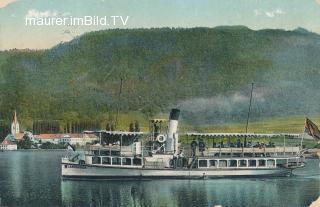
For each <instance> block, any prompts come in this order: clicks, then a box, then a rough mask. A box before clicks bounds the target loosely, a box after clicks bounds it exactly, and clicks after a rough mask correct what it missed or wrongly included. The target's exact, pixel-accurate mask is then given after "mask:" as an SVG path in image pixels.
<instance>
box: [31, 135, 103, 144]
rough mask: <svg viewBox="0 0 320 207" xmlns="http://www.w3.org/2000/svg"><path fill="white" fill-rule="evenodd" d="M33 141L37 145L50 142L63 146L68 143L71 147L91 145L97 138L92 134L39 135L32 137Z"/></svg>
mask: <svg viewBox="0 0 320 207" xmlns="http://www.w3.org/2000/svg"><path fill="white" fill-rule="evenodd" d="M34 139H35V140H36V141H37V142H38V143H46V142H50V143H53V144H64V143H69V144H71V145H79V146H84V145H86V144H91V143H92V142H94V141H97V140H98V137H97V136H96V135H94V134H84V133H78V134H39V135H34Z"/></svg>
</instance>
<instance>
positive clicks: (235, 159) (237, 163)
mask: <svg viewBox="0 0 320 207" xmlns="http://www.w3.org/2000/svg"><path fill="white" fill-rule="evenodd" d="M279 137H280V138H279ZM281 137H282V139H281ZM266 138H269V139H270V138H277V139H280V140H281V141H282V143H283V146H275V145H274V143H271V142H269V143H267V144H264V142H259V139H263V140H265V139H266ZM288 138H290V139H298V138H299V135H298V134H243V133H188V134H187V142H189V140H190V141H191V142H189V146H187V147H186V149H189V150H186V151H189V152H190V153H191V154H190V156H191V157H194V158H196V161H194V162H193V164H192V166H191V167H192V168H199V169H201V168H277V167H294V166H300V165H302V164H303V162H304V159H303V158H302V157H301V156H300V149H301V148H300V146H286V139H288ZM298 141H299V140H298Z"/></svg>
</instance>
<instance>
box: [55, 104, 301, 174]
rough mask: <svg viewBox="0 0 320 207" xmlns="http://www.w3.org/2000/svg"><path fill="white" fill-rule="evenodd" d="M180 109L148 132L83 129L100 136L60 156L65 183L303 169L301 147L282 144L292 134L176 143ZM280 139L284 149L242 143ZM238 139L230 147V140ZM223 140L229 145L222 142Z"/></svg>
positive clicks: (192, 136) (209, 136) (199, 137)
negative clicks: (84, 147)
mask: <svg viewBox="0 0 320 207" xmlns="http://www.w3.org/2000/svg"><path fill="white" fill-rule="evenodd" d="M179 115H180V110H179V109H172V110H171V113H170V116H169V120H164V119H153V120H150V122H149V123H150V124H149V128H150V132H149V133H143V132H122V131H87V132H85V133H96V134H98V135H99V137H100V141H99V143H97V144H95V145H92V146H91V147H90V150H88V151H86V152H83V153H80V152H73V153H71V154H69V155H68V156H66V157H64V158H62V162H61V170H62V178H64V179H123V178H128V179H161V178H173V179H207V178H219V177H261V176H263V177H268V176H290V175H291V174H292V171H293V170H294V169H296V168H300V167H304V165H305V164H304V157H303V155H302V153H301V150H300V148H299V147H289V146H285V138H286V137H288V136H295V135H292V134H291V135H290V134H279V135H274V134H248V133H246V134H241V133H187V134H184V138H186V139H187V142H189V144H188V145H186V146H182V145H180V144H179V136H178V119H179ZM272 136H284V146H282V147H276V146H273V145H272V144H268V145H267V144H259V143H258V142H253V141H252V142H247V143H246V142H242V141H240V139H241V140H243V139H244V138H245V140H246V139H251V140H256V139H259V138H265V137H272ZM235 139H238V140H237V142H234V143H232V142H231V140H235ZM226 140H228V142H227V143H226Z"/></svg>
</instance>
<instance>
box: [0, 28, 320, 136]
mask: <svg viewBox="0 0 320 207" xmlns="http://www.w3.org/2000/svg"><path fill="white" fill-rule="evenodd" d="M39 41H40V40H39ZM319 41H320V37H319V36H318V35H316V34H313V33H309V32H305V31H303V32H301V31H300V30H297V31H283V30H261V31H253V30H250V29H248V28H246V27H241V26H237V27H217V28H191V29H170V28H162V29H131V30H125V29H122V30H120V29H115V30H105V31H97V32H90V33H87V34H85V35H82V36H80V37H78V38H76V39H74V40H72V41H71V42H68V43H63V44H59V45H57V46H55V47H53V48H51V49H48V50H40V51H31V50H23V51H19V50H12V51H7V52H1V53H0V96H1V97H0V116H1V119H5V120H9V119H10V118H11V113H12V111H13V110H14V109H17V111H18V114H19V117H20V120H21V119H22V120H23V122H24V125H27V127H30V128H31V127H32V126H31V123H32V122H33V121H34V120H45V121H53V120H58V122H59V125H60V129H59V131H60V132H63V131H66V132H68V131H70V129H72V127H74V126H75V125H76V123H80V122H86V121H92V122H100V123H101V122H103V123H102V125H101V126H102V127H103V126H106V125H108V127H107V128H111V125H112V124H111V122H112V121H113V120H114V117H112V116H114V113H115V111H116V109H117V107H119V108H120V109H121V112H127V111H140V112H142V113H144V114H145V115H148V116H153V115H155V114H157V113H158V112H161V111H162V112H166V113H167V112H168V109H169V108H170V107H172V106H177V105H178V106H179V104H180V102H181V101H184V100H189V99H193V98H200V97H202V98H209V97H219V96H220V95H225V94H227V95H228V93H230V92H238V91H245V93H247V89H248V86H249V85H250V83H251V82H252V81H254V82H256V83H258V84H257V87H260V88H267V89H268V90H267V92H268V93H269V94H267V97H264V98H265V99H264V100H265V102H264V103H263V105H261V106H260V105H259V106H257V105H253V106H254V107H253V112H252V113H253V114H254V115H256V117H270V116H278V115H287V114H306V113H313V112H315V111H317V110H318V109H319V107H318V103H319V102H320V97H319V96H318V97H316V98H313V99H312V105H310V100H311V98H310V96H308V95H307V94H308V92H309V89H310V91H318V89H319V87H320V86H319V84H318V82H319V81H318V80H319V78H320V73H319V69H318V66H319V63H320V49H319V48H320V46H319ZM120 78H122V79H123V80H124V87H123V91H122V95H121V97H120V99H119V98H118V91H119V84H120ZM259 84H260V85H259ZM270 88H271V89H270ZM269 89H270V90H269ZM280 92H281V93H280ZM282 93H283V94H282ZM269 98H270V99H269ZM266 100H267V101H266ZM297 100H298V101H297ZM306 105H307V106H308V107H307V108H306V107H305V106H306ZM214 107H215V106H214V105H212V108H214ZM232 107H233V108H232V109H230V110H229V111H227V112H225V111H223V110H214V109H212V108H211V109H212V111H211V112H210V113H208V112H207V111H208V108H207V109H205V110H204V111H205V112H204V114H203V116H200V115H199V114H198V113H197V114H193V113H191V112H190V111H188V110H187V109H185V108H183V110H184V109H185V111H184V113H183V114H184V117H188V119H189V120H192V119H193V118H197V117H198V118H200V119H203V120H211V121H212V120H223V121H227V122H232V121H237V120H241V121H242V119H243V117H245V114H246V111H247V103H245V104H243V105H239V106H238V105H237V106H236V107H234V106H232ZM211 109H210V110H211ZM110 114H113V115H110ZM108 122H110V123H108ZM191 123H193V122H191ZM28 125H29V126H28ZM101 126H100V127H101Z"/></svg>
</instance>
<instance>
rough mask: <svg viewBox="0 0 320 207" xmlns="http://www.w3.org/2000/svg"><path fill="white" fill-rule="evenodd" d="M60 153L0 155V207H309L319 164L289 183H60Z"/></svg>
mask: <svg viewBox="0 0 320 207" xmlns="http://www.w3.org/2000/svg"><path fill="white" fill-rule="evenodd" d="M64 154H65V152H63V151H16V152H0V158H1V159H0V206H1V207H2V206H134V207H140V206H146V207H149V206H183V207H188V206H197V207H198V206H214V205H223V206H224V207H226V206H229V207H238V206H239V207H240V206H253V207H256V206H281V207H284V206H289V207H299V206H308V205H309V204H310V203H311V202H312V201H314V200H316V198H317V197H318V196H319V195H320V170H319V160H307V167H306V168H304V169H298V170H296V171H295V174H296V176H293V177H289V178H265V179H215V180H155V181H150V180H149V181H62V180H61V178H60V170H61V167H60V158H61V157H62V156H63V155H64Z"/></svg>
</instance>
